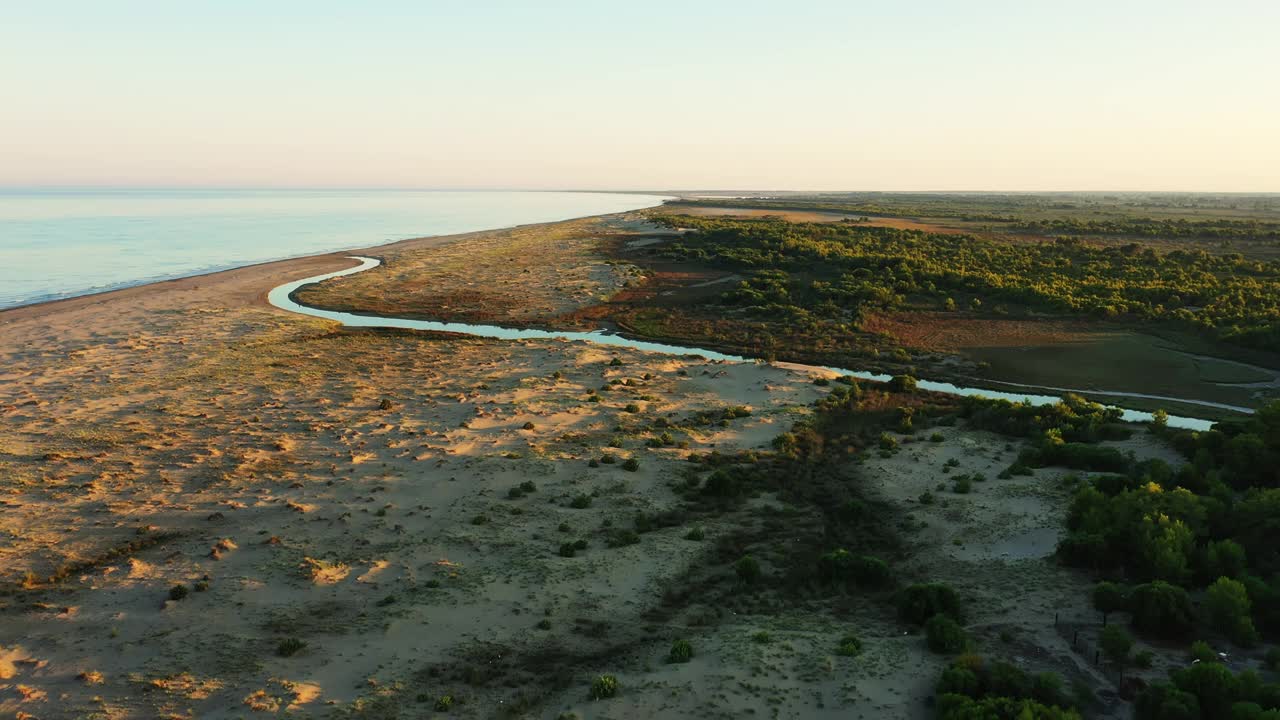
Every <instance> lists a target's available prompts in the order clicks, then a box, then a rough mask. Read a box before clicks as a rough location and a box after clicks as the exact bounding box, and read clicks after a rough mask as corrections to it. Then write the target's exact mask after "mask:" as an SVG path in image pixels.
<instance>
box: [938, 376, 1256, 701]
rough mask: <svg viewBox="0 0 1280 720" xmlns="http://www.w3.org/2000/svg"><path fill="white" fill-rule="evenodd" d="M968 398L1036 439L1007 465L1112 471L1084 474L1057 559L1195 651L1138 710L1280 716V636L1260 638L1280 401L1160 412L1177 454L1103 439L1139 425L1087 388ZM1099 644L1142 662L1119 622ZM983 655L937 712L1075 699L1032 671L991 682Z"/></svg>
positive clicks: (1007, 429) (960, 666) (948, 681)
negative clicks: (1063, 696) (1226, 410)
mask: <svg viewBox="0 0 1280 720" xmlns="http://www.w3.org/2000/svg"><path fill="white" fill-rule="evenodd" d="M960 403H961V411H960V412H961V414H962V415H963V416H964V417H966V418H967V421H968V422H969V423H970V424H971V425H974V426H976V427H982V428H985V429H988V430H992V431H995V432H1000V433H1002V434H1006V435H1010V436H1013V437H1022V438H1026V439H1028V440H1030V441H1031V447H1030V449H1028V450H1027V451H1025V452H1024V453H1022V454H1021V455H1020V456H1019V458H1018V461H1017V462H1016V463H1015V464H1014V465H1013V466H1011V467H1010V468H1009V469H1008V470H1006V471H1005V473H1004V474H1005V475H1009V474H1019V473H1027V472H1031V468H1032V467H1038V466H1044V465H1056V466H1065V467H1068V468H1074V469H1078V470H1083V471H1099V470H1101V471H1103V472H1098V473H1097V474H1094V475H1092V476H1091V477H1089V479H1087V480H1083V479H1080V478H1078V477H1077V478H1076V479H1075V481H1076V483H1077V484H1078V485H1079V487H1078V489H1077V490H1076V493H1075V496H1074V499H1073V501H1072V504H1071V508H1070V512H1069V514H1068V517H1067V520H1066V528H1065V530H1066V535H1065V537H1064V538H1063V540H1062V541H1061V543H1060V544H1059V547H1058V551H1057V556H1058V560H1059V561H1060V562H1062V563H1064V564H1067V565H1074V566H1078V567H1082V568H1086V569H1089V570H1091V571H1092V572H1094V573H1095V574H1096V576H1097V577H1098V578H1099V580H1100V582H1099V584H1098V585H1097V586H1096V588H1095V590H1094V592H1093V597H1092V601H1093V604H1094V606H1095V607H1096V608H1097V609H1098V611H1099V612H1100V613H1102V614H1103V619H1104V622H1105V619H1106V616H1107V615H1109V614H1112V613H1120V614H1124V615H1126V616H1127V617H1128V620H1129V625H1130V627H1131V628H1132V631H1133V633H1136V634H1137V635H1138V636H1139V637H1143V638H1145V639H1147V640H1149V641H1151V642H1153V643H1158V644H1161V645H1165V646H1169V645H1170V644H1173V646H1175V647H1176V646H1182V647H1189V648H1190V653H1191V654H1190V656H1189V660H1188V663H1189V664H1188V666H1186V667H1184V668H1181V669H1178V670H1175V671H1174V672H1172V673H1171V674H1170V677H1169V680H1168V681H1165V682H1158V683H1155V684H1153V685H1151V686H1150V687H1147V688H1146V689H1145V690H1142V691H1141V692H1140V693H1138V695H1137V697H1136V699H1135V705H1134V708H1135V716H1136V717H1137V718H1139V720H1157V719H1160V720H1166V719H1171V718H1176V719H1179V720H1182V719H1185V720H1196V719H1201V718H1203V719H1204V720H1210V719H1212V718H1267V719H1276V718H1280V682H1277V681H1276V676H1275V673H1277V672H1280V650H1278V649H1276V648H1275V647H1274V646H1272V647H1271V649H1269V650H1267V651H1266V652H1265V653H1261V652H1259V649H1260V648H1262V647H1263V646H1264V645H1267V644H1272V643H1275V642H1276V641H1278V640H1280V544H1277V542H1276V541H1277V539H1280V402H1277V403H1272V404H1270V405H1268V406H1266V407H1264V408H1262V409H1261V410H1259V412H1258V413H1257V414H1256V415H1254V416H1253V417H1251V418H1248V419H1245V420H1239V421H1233V422H1229V423H1219V424H1217V425H1216V426H1214V428H1213V429H1212V430H1209V431H1207V432H1192V431H1179V430H1173V429H1170V428H1168V427H1167V426H1166V425H1165V424H1164V423H1163V421H1162V418H1163V416H1162V415H1161V414H1157V417H1156V421H1155V422H1154V423H1153V424H1152V426H1151V428H1150V432H1152V433H1154V434H1155V435H1157V436H1158V437H1160V438H1162V439H1163V440H1165V441H1167V442H1169V443H1171V444H1172V445H1173V447H1175V448H1176V449H1177V450H1178V451H1179V452H1180V453H1181V455H1182V456H1183V457H1184V458H1185V462H1184V463H1182V464H1180V465H1177V466H1172V465H1170V464H1168V463H1166V462H1163V461H1161V460H1146V461H1137V460H1135V459H1134V458H1133V457H1132V456H1127V455H1124V454H1121V453H1120V452H1118V451H1116V450H1115V449H1114V448H1111V447H1108V446H1105V445H1100V444H1099V442H1100V441H1102V440H1107V439H1119V438H1122V437H1126V436H1128V435H1129V434H1130V433H1132V432H1133V431H1134V430H1133V426H1131V425H1127V424H1124V423H1120V422H1118V415H1117V414H1116V413H1115V412H1114V411H1112V410H1108V409H1106V408H1103V407H1102V406H1100V405H1097V404H1095V403H1091V402H1088V401H1086V400H1084V399H1083V398H1079V397H1075V396H1068V397H1067V398H1065V399H1064V400H1063V401H1062V402H1061V403H1059V404H1057V405H1054V406H1050V407H1031V406H1028V405H1019V404H1012V403H1008V402H1003V401H992V400H985V399H976V398H967V399H964V400H962V401H960ZM1101 644H1102V649H1103V650H1104V652H1106V653H1107V655H1108V657H1109V658H1110V659H1111V661H1112V662H1113V663H1114V664H1115V665H1116V666H1118V667H1119V669H1121V670H1123V669H1124V667H1125V666H1127V665H1135V664H1136V665H1141V664H1142V662H1141V661H1140V658H1139V656H1135V655H1132V654H1131V653H1130V649H1131V647H1132V645H1133V639H1132V636H1131V635H1130V634H1129V632H1128V631H1126V630H1124V629H1123V628H1122V627H1121V626H1118V625H1114V624H1113V625H1110V626H1109V627H1107V628H1106V629H1105V630H1104V632H1103V633H1102V640H1101ZM1211 647H1212V648H1214V650H1211V649H1210V648H1211ZM1215 650H1224V651H1239V652H1244V653H1252V654H1254V656H1255V657H1259V656H1260V657H1262V658H1263V663H1262V665H1263V671H1262V672H1258V671H1255V670H1242V671H1239V672H1236V671H1233V670H1232V669H1231V668H1229V667H1227V666H1226V665H1225V664H1223V663H1221V662H1219V656H1218V654H1217V652H1216V651H1215ZM1232 654H1237V653H1236V652H1233V653H1232ZM1191 660H1196V661H1197V662H1194V663H1191V662H1190V661H1191ZM974 662H975V661H973V660H966V659H965V658H961V659H960V660H959V661H957V664H956V665H953V666H952V667H951V668H950V669H948V670H947V672H946V673H944V675H943V677H942V679H941V681H940V683H939V690H938V691H939V696H940V698H939V716H940V717H944V718H980V717H982V718H985V717H1023V716H1027V717H1036V718H1056V717H1068V716H1070V715H1068V714H1064V713H1065V712H1068V711H1067V710H1064V708H1068V707H1069V703H1067V702H1064V701H1062V700H1059V701H1055V702H1050V703H1048V704H1047V706H1046V704H1045V703H1044V702H1043V701H1042V698H1041V699H1038V698H1037V697H1036V695H1035V693H1034V691H1033V690H1034V686H1033V685H1032V684H1031V683H1029V682H1024V683H1023V684H1021V685H1014V686H1013V687H1016V688H1021V689H1020V690H1016V691H1012V692H1011V691H1008V690H1007V689H1006V690H996V691H992V690H991V689H990V688H991V685H992V681H990V680H984V679H983V675H982V673H981V672H978V671H975V670H973V668H972V667H970V666H972V665H973V664H974ZM1145 662H1149V660H1146V661H1145ZM1004 672H1006V673H1008V671H1007V670H1006V671H1004ZM988 673H989V671H988ZM996 685H997V686H998V687H1003V688H1008V687H1010V685H1009V684H1008V683H1007V682H997V683H996ZM957 688H960V690H959V691H958V690H957ZM957 693H959V694H960V695H963V696H964V697H963V698H955V697H953V696H954V695H956V694H957ZM992 695H994V696H995V697H991V696H992ZM1058 706H1061V707H1058ZM1019 713H1024V714H1025V713H1030V714H1027V715H1024V714H1019Z"/></svg>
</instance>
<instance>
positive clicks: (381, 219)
mask: <svg viewBox="0 0 1280 720" xmlns="http://www.w3.org/2000/svg"><path fill="white" fill-rule="evenodd" d="M661 201H662V198H661V197H658V196H654V195H624V194H614V193H571V192H470V191H410V190H368V191H366V190H359V191H346V190H4V189H0V308H5V307H14V306H17V305H26V304H29V303H33V302H40V301H43V300H52V299H56V298H63V297H72V296H75V295H84V294H86V293H91V292H98V291H101V290H110V289H114V288H120V287H128V286H130V285H138V284H141V283H146V282H152V281H156V280H166V279H171V278H178V277H187V276H190V275H198V274H201V273H205V272H211V271H214V270H224V269H227V268H232V267H239V266H242V265H249V264H252V263H258V262H265V261H268V260H279V259H282V258H289V257H298V256H302V255H313V254H317V253H324V252H330V251H334V250H346V249H352V248H361V247H368V246H371V245H378V244H382V243H386V242H392V241H395V240H403V239H405V238H413V237H424V236H428V235H449V234H453V233H460V232H469V231H473V230H487V229H491V228H500V227H508V226H511V225H521V224H525V223H536V222H550V221H553V220H565V219H569V218H575V217H584V216H588V215H599V214H602V213H612V212H622V211H624V210H634V209H638V208H643V207H649V206H652V205H657V204H658V203H660V202H661Z"/></svg>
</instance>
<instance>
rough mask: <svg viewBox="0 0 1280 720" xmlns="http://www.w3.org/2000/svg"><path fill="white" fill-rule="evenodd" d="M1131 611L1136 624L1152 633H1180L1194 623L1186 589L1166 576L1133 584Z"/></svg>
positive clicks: (1130, 596)
mask: <svg viewBox="0 0 1280 720" xmlns="http://www.w3.org/2000/svg"><path fill="white" fill-rule="evenodd" d="M1129 611H1130V612H1131V613H1133V626H1134V627H1135V628H1137V629H1138V630H1139V631H1140V632H1144V633H1149V634H1152V635H1161V636H1164V637H1180V636H1183V635H1186V634H1187V632H1189V631H1190V630H1191V627H1192V625H1194V624H1195V613H1194V612H1193V611H1192V609H1191V598H1190V597H1189V596H1188V595H1187V591H1186V590H1183V589H1182V588H1180V587H1178V586H1177V585H1170V584H1169V583H1167V582H1164V581H1163V580H1156V581H1155V582H1150V583H1147V584H1145V585H1139V586H1138V587H1136V588H1134V589H1133V592H1132V593H1130V594H1129Z"/></svg>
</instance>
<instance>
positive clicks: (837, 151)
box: [0, 0, 1280, 192]
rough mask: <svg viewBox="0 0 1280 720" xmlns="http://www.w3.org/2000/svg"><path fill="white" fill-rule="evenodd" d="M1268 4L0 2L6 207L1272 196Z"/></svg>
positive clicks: (1273, 82) (1272, 40)
mask: <svg viewBox="0 0 1280 720" xmlns="http://www.w3.org/2000/svg"><path fill="white" fill-rule="evenodd" d="M1277 28H1280V2H1276V1H1275V0H1217V1H1215V2H1207V1H1205V0H1195V1H1193V2H1188V1H1182V0H1160V1H1148V0H1108V1H1107V2H1095V1H1094V0H1075V1H1069V0H1068V1H1066V2H1040V1H1039V0H1018V1H1016V2H1015V1H995V0H968V1H960V0H956V1H949V0H932V1H929V0H915V1H913V2H886V1H884V0H881V1H879V2H862V1H859V0H814V1H811V2H805V1H804V0H791V1H790V2H778V1H777V0H771V1H769V2H757V1H755V0H733V1H732V2H728V1H711V0H708V1H699V0H683V1H682V2H667V1H665V0H654V1H651V2H639V1H637V0H593V1H591V2H585V1H558V0H542V1H540V2H528V1H527V0H521V1H512V2H503V1H496V0H495V1H488V0H453V1H451V2H437V1H436V0H404V1H400V0H383V1H381V2H379V1H377V0H368V1H367V2H350V1H349V0H343V1H341V2H334V1H330V0H306V1H305V2H299V1H295V0H272V1H270V2H268V1H266V0H255V1H253V2H245V1H242V0H183V1H182V2H174V1H173V0H163V1H154V2H153V1H143V0H112V2H102V1H101V0H85V1H81V2H71V1H66V0H40V1H39V2H19V1H18V0H10V1H8V2H3V3H0V97H2V98H3V103H2V104H0V186H23V187H27V186H147V187H157V186H184V187H186V186H196V187H241V186H246V187H414V188H529V189H740V190H769V189H779V190H781V189H792V190H1011V191H1022V190H1175V191H1238V192H1280V41H1277V39H1276V30H1277Z"/></svg>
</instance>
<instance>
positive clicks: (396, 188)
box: [0, 183, 1280, 196]
mask: <svg viewBox="0 0 1280 720" xmlns="http://www.w3.org/2000/svg"><path fill="white" fill-rule="evenodd" d="M106 190H110V191H120V192H129V191H144V190H150V191H156V190H164V191H183V190H186V191H196V192H198V191H229V190H238V191H311V192H351V191H365V192H369V191H379V192H573V193H612V194H636V195H670V194H685V195H688V194H693V193H715V194H728V193H741V194H749V195H763V194H769V193H789V194H803V195H829V194H857V193H866V194H880V195H903V194H912V193H914V194H926V195H946V194H960V195H979V194H987V195H1088V194H1103V193H1119V194H1130V195H1252V196H1269V195H1280V190H1156V189H1140V188H1139V189H1134V188H1093V189H1054V190H1009V189H994V188H975V189H967V190H956V189H951V190H944V189H893V190H873V189H854V188H846V189H839V190H835V189H821V190H818V189H803V188H802V189H795V188H661V189H654V188H575V187H564V188H545V187H541V188H532V187H467V186H457V187H450V186H412V185H180V184H176V185H123V184H122V185H110V184H108V185H93V184H84V185H81V184H38V185H15V184H4V183H0V192H7V191H38V192H51V191H68V192H74V191H106Z"/></svg>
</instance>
